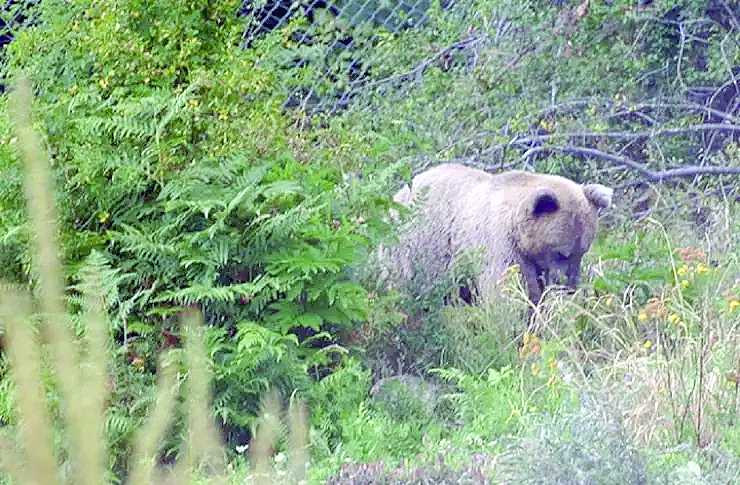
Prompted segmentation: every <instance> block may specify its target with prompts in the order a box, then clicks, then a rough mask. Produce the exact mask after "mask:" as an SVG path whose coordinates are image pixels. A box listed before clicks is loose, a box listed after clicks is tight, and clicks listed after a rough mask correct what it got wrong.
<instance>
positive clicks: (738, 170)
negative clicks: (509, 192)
mask: <svg viewBox="0 0 740 485" xmlns="http://www.w3.org/2000/svg"><path fill="white" fill-rule="evenodd" d="M541 152H559V153H569V154H572V155H579V156H589V157H596V158H600V159H602V160H607V161H610V162H614V163H617V164H619V165H624V166H627V167H629V168H632V169H634V170H637V171H638V172H640V173H641V174H642V175H643V177H644V178H645V180H646V181H647V182H663V181H665V180H668V179H673V178H680V177H694V176H696V175H729V174H740V167H716V166H714V167H698V166H695V165H694V166H688V167H681V168H674V169H671V170H662V171H658V172H656V171H653V170H650V169H648V168H646V167H645V166H644V165H642V164H640V163H638V162H635V161H634V160H632V159H629V158H627V157H620V156H617V155H612V154H610V153H606V152H602V151H601V150H596V149H594V148H585V147H577V146H572V145H571V146H538V147H534V148H530V149H529V150H527V151H526V152H525V153H524V155H522V158H523V159H525V160H527V159H528V158H530V157H531V156H532V155H534V154H536V153H541Z"/></svg>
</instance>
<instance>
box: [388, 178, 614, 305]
mask: <svg viewBox="0 0 740 485" xmlns="http://www.w3.org/2000/svg"><path fill="white" fill-rule="evenodd" d="M612 194H613V190H612V189H610V188H608V187H605V186H603V185H599V184H586V185H580V184H577V183H575V182H573V181H571V180H568V179H566V178H563V177H558V176H555V175H544V174H538V173H529V172H520V171H511V172H504V173H500V174H496V175H491V174H489V173H486V172H483V171H481V170H478V169H474V168H470V167H466V166H464V165H458V164H453V163H447V164H443V165H439V166H437V167H434V168H432V169H429V170H427V171H425V172H423V173H420V174H419V175H417V176H416V177H414V179H413V181H412V184H411V187H409V186H406V187H404V188H403V189H401V190H400V191H399V192H398V193H397V194H396V195H395V197H394V201H396V202H397V203H399V204H402V205H405V206H409V207H412V211H411V220H410V221H408V223H407V224H406V225H405V227H403V228H402V229H401V230H400V235H399V242H398V244H397V245H396V246H395V247H394V248H392V249H391V251H390V255H389V256H390V259H391V262H392V263H391V264H392V265H393V266H394V269H393V270H392V272H393V273H394V274H392V275H391V279H392V281H394V282H395V283H405V282H407V281H408V280H409V279H410V278H412V273H414V275H416V276H420V277H423V278H425V279H428V280H430V281H433V280H434V279H436V278H437V277H438V276H440V275H441V274H442V273H443V272H444V271H445V270H447V269H448V268H449V267H450V265H451V264H452V263H453V261H455V260H456V258H457V257H458V256H460V255H461V254H464V253H461V252H462V251H463V250H467V249H473V248H479V249H480V250H481V251H482V267H481V271H480V274H479V275H478V276H477V281H475V282H474V288H475V290H476V291H475V293H477V295H478V297H479V298H480V297H482V298H484V299H485V298H488V297H492V296H495V294H496V285H497V282H498V281H499V279H500V277H501V275H502V274H503V272H504V271H505V270H506V269H507V268H508V267H510V266H512V265H519V268H520V271H521V274H522V276H523V280H524V283H525V285H526V288H527V291H528V293H529V297H530V298H531V300H532V301H533V302H535V303H537V302H538V301H539V300H540V298H541V297H542V294H543V292H544V290H545V288H546V287H547V286H548V285H553V284H560V285H564V286H566V287H570V288H574V287H575V286H576V285H577V284H578V279H579V270H580V265H581V257H582V256H583V254H584V253H585V252H586V251H588V249H589V247H590V246H591V242H592V241H593V239H594V235H595V233H596V228H597V225H598V218H597V213H596V211H597V209H598V208H605V207H608V206H610V205H611V199H612ZM416 276H414V277H416Z"/></svg>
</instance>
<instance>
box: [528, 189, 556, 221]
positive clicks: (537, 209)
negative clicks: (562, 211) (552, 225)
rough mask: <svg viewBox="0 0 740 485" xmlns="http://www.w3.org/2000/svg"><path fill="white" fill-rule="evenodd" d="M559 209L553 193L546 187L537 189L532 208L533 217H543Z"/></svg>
mask: <svg viewBox="0 0 740 485" xmlns="http://www.w3.org/2000/svg"><path fill="white" fill-rule="evenodd" d="M559 208H560V204H559V203H558V197H557V196H556V195H555V192H553V191H552V190H550V189H548V188H547V187H537V189H536V191H535V194H534V206H533V207H532V215H534V216H535V217H539V216H544V215H545V214H550V213H552V212H555V211H556V210H558V209H559Z"/></svg>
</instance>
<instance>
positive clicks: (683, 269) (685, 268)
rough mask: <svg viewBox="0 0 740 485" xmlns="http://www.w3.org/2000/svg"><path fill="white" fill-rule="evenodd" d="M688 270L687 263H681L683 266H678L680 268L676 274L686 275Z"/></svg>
mask: <svg viewBox="0 0 740 485" xmlns="http://www.w3.org/2000/svg"><path fill="white" fill-rule="evenodd" d="M688 271H689V267H688V266H686V265H685V264H682V265H681V267H680V268H678V269H677V270H676V274H677V275H678V276H683V275H685V274H686V273H687V272H688Z"/></svg>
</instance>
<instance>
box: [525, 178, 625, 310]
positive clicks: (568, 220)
mask: <svg viewBox="0 0 740 485" xmlns="http://www.w3.org/2000/svg"><path fill="white" fill-rule="evenodd" d="M541 182H542V183H541V184H540V183H538V184H537V185H535V186H532V187H530V188H529V189H528V190H527V192H526V194H525V197H524V198H523V200H522V201H521V203H520V204H519V207H518V209H517V210H516V212H515V214H514V218H515V220H514V224H515V226H516V227H515V234H514V237H515V243H516V246H517V250H518V253H519V259H520V261H521V263H520V269H521V272H522V276H523V277H524V282H525V284H526V285H527V289H528V291H529V296H530V298H531V299H532V301H533V302H535V303H537V302H538V301H539V300H540V298H541V297H542V294H543V292H544V291H545V288H546V287H547V286H550V285H562V286H565V287H567V288H571V289H572V288H575V287H576V285H578V281H579V273H580V268H581V258H582V257H583V254H584V253H585V252H586V251H588V249H589V248H590V247H591V242H592V241H593V239H594V236H595V235H596V229H597V227H598V217H597V209H599V208H606V207H609V206H610V205H611V200H612V194H613V192H614V191H613V190H612V189H610V188H608V187H605V186H603V185H599V184H587V185H579V184H576V183H575V182H572V181H570V180H567V179H564V178H561V177H553V176H546V177H543V178H542V180H541Z"/></svg>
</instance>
